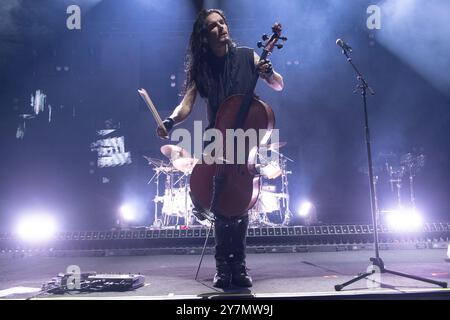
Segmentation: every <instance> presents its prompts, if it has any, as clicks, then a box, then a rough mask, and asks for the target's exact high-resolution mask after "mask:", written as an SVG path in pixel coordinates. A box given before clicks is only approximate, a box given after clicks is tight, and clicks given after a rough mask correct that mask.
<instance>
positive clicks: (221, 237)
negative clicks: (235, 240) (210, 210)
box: [213, 216, 231, 289]
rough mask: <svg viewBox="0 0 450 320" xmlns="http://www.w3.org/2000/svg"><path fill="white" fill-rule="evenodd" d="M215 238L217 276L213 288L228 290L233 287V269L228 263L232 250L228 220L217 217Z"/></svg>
mask: <svg viewBox="0 0 450 320" xmlns="http://www.w3.org/2000/svg"><path fill="white" fill-rule="evenodd" d="M214 238H215V242H216V254H215V258H216V274H215V275H214V280H213V286H214V287H216V288H222V289H223V288H228V287H230V286H231V267H230V263H229V262H228V257H229V255H230V248H231V234H230V224H229V221H227V220H226V219H224V218H222V217H220V216H217V217H216V219H215V222H214Z"/></svg>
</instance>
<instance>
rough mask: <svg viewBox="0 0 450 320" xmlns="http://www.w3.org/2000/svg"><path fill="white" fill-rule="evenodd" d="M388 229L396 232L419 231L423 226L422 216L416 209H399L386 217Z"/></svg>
mask: <svg viewBox="0 0 450 320" xmlns="http://www.w3.org/2000/svg"><path fill="white" fill-rule="evenodd" d="M385 222H386V223H387V225H388V227H389V228H390V229H392V230H394V231H400V232H411V231H419V230H420V228H421V227H422V226H423V220H422V216H421V214H420V213H419V212H418V211H417V210H415V209H408V208H399V209H397V210H392V211H390V212H389V213H388V214H387V215H386V216H385Z"/></svg>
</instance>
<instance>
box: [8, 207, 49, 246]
mask: <svg viewBox="0 0 450 320" xmlns="http://www.w3.org/2000/svg"><path fill="white" fill-rule="evenodd" d="M56 230H57V227H56V222H55V220H54V219H53V218H52V217H50V216H49V215H43V214H33V215H29V216H24V217H22V218H21V219H20V220H19V221H18V223H17V230H16V232H17V235H18V236H19V237H20V238H21V239H22V240H24V241H30V242H40V241H45V240H49V239H50V238H51V237H52V236H53V235H54V234H55V232H56Z"/></svg>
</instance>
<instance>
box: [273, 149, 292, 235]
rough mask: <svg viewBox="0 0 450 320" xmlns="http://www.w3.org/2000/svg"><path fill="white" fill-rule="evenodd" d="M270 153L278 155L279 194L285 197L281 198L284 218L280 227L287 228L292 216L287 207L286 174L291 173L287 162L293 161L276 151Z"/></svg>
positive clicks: (287, 185) (288, 206) (287, 187)
mask: <svg viewBox="0 0 450 320" xmlns="http://www.w3.org/2000/svg"><path fill="white" fill-rule="evenodd" d="M272 152H276V153H278V155H279V156H280V158H281V194H284V195H285V197H283V200H282V201H283V202H282V206H283V208H284V218H283V217H281V218H282V225H284V226H288V225H289V224H290V223H291V219H292V217H293V214H292V212H291V209H290V205H289V198H290V196H289V182H288V174H291V173H292V172H291V171H287V162H288V161H290V162H294V160H292V159H291V158H289V157H286V156H285V155H284V154H282V153H280V152H278V151H276V150H272Z"/></svg>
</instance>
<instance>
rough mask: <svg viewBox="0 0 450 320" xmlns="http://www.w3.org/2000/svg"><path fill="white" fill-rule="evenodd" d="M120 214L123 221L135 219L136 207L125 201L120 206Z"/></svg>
mask: <svg viewBox="0 0 450 320" xmlns="http://www.w3.org/2000/svg"><path fill="white" fill-rule="evenodd" d="M120 215H121V217H122V219H123V220H125V221H133V220H136V208H135V206H134V205H132V204H131V203H125V204H123V205H122V206H121V207H120Z"/></svg>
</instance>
